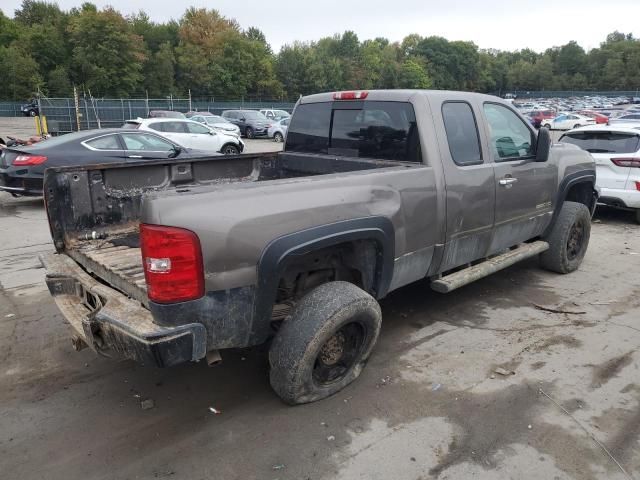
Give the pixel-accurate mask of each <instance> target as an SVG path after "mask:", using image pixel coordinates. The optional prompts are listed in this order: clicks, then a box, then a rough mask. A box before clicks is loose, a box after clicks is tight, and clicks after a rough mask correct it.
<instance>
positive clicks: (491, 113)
mask: <svg viewBox="0 0 640 480" xmlns="http://www.w3.org/2000/svg"><path fill="white" fill-rule="evenodd" d="M483 113H484V116H485V120H486V122H485V124H486V125H487V129H486V135H487V141H488V143H489V147H490V152H491V157H492V161H493V165H494V170H495V190H496V213H495V230H494V235H493V239H492V241H491V248H490V250H489V253H490V254H494V253H498V252H500V251H502V250H504V249H506V248H509V247H511V246H514V245H517V244H519V243H521V242H524V241H525V240H529V239H531V238H533V237H536V236H538V235H540V234H541V233H542V232H543V231H544V229H545V227H546V226H547V224H548V222H549V220H550V218H551V215H552V214H553V207H554V203H555V194H556V191H557V177H558V169H557V167H556V166H555V165H553V164H552V163H550V162H536V157H535V143H536V138H537V137H536V134H535V132H534V131H533V130H532V129H531V128H530V127H529V126H528V125H527V123H526V122H525V121H524V120H523V119H522V118H521V117H520V116H519V115H518V114H516V113H515V112H514V111H513V110H511V109H510V108H509V107H507V106H505V105H502V104H498V103H490V102H486V103H484V106H483Z"/></svg>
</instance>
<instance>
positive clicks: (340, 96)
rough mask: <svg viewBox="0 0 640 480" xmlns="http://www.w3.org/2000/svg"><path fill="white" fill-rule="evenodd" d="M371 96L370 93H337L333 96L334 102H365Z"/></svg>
mask: <svg viewBox="0 0 640 480" xmlns="http://www.w3.org/2000/svg"><path fill="white" fill-rule="evenodd" d="M367 95H369V92H364V91H358V92H335V93H334V94H333V99H334V100H364V99H365V98H367Z"/></svg>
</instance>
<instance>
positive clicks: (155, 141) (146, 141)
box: [120, 133, 173, 152]
mask: <svg viewBox="0 0 640 480" xmlns="http://www.w3.org/2000/svg"><path fill="white" fill-rule="evenodd" d="M120 136H121V137H122V140H123V141H124V144H125V147H126V148H127V150H146V151H151V152H168V151H170V150H173V144H171V143H170V142H168V141H166V140H164V139H162V138H160V137H156V136H155V135H149V134H147V133H121V134H120Z"/></svg>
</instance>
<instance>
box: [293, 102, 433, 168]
mask: <svg viewBox="0 0 640 480" xmlns="http://www.w3.org/2000/svg"><path fill="white" fill-rule="evenodd" d="M285 150H288V151H296V152H309V153H326V154H330V155H341V156H350V157H366V158H378V159H385V160H399V161H408V162H420V161H421V155H420V143H419V139H418V131H417V127H416V118H415V114H414V111H413V107H412V106H411V104H409V103H405V102H373V101H370V102H345V103H340V102H331V103H330V102H324V103H307V104H300V105H298V107H297V108H296V112H295V115H294V116H293V117H292V120H291V123H290V125H289V131H288V134H287V145H286V148H285Z"/></svg>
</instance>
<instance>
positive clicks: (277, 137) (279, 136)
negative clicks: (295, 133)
mask: <svg viewBox="0 0 640 480" xmlns="http://www.w3.org/2000/svg"><path fill="white" fill-rule="evenodd" d="M282 140H283V137H282V134H281V133H280V132H276V133H274V134H273V141H274V142H277V143H281V142H282Z"/></svg>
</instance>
